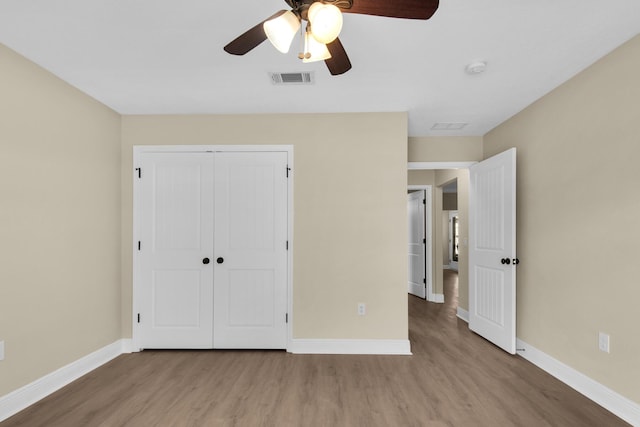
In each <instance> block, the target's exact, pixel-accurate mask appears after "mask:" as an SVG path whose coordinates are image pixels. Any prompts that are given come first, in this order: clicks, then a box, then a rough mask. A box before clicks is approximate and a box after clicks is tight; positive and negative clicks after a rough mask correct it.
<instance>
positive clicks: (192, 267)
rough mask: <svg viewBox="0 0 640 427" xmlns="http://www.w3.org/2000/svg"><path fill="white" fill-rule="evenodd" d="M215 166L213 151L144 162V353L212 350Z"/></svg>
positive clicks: (153, 155) (158, 155)
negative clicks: (148, 351)
mask: <svg viewBox="0 0 640 427" xmlns="http://www.w3.org/2000/svg"><path fill="white" fill-rule="evenodd" d="M213 166H214V162H213V153H144V154H143V155H142V157H141V168H142V169H141V170H142V174H141V177H140V185H141V186H142V191H141V194H142V197H141V221H140V232H139V234H138V235H139V236H140V251H139V255H140V264H141V265H140V281H141V283H140V287H139V292H140V301H141V306H140V308H141V310H140V317H141V319H140V327H141V343H140V344H141V347H142V348H211V347H212V344H213V338H212V330H213V327H212V324H213V315H212V313H213V260H212V259H211V258H212V256H213ZM206 258H209V262H208V263H206V262H207V260H206Z"/></svg>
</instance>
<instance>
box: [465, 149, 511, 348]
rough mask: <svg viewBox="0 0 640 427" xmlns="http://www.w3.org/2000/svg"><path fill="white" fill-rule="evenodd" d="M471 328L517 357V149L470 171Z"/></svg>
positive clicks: (479, 164)
mask: <svg viewBox="0 0 640 427" xmlns="http://www.w3.org/2000/svg"><path fill="white" fill-rule="evenodd" d="M469 178H470V188H469V328H470V329H471V330H473V331H474V332H476V333H478V334H479V335H481V336H482V337H484V338H486V339H487V340H489V341H491V342H493V343H494V344H496V345H497V346H499V347H501V348H502V349H504V350H505V351H507V352H509V353H511V354H515V352H516V271H515V260H516V253H515V251H516V149H515V148H512V149H509V150H507V151H505V152H503V153H500V154H498V155H496V156H493V157H491V158H489V159H487V160H484V161H482V162H480V163H477V164H475V165H473V166H471V167H470V168H469Z"/></svg>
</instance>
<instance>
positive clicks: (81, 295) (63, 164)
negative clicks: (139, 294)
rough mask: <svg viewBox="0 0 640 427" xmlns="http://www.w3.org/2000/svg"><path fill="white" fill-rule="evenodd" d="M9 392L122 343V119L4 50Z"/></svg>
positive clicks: (2, 214)
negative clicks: (120, 213) (113, 344)
mask: <svg viewBox="0 0 640 427" xmlns="http://www.w3.org/2000/svg"><path fill="white" fill-rule="evenodd" d="M0 64H2V66H1V71H0V94H2V95H1V96H0V117H1V119H0V153H1V155H0V205H1V208H0V259H1V260H2V261H1V264H2V267H1V268H0V340H4V341H5V347H6V348H5V352H6V355H5V356H6V357H5V360H3V361H0V396H3V395H4V394H6V393H8V392H10V391H12V390H15V389H17V388H19V387H21V386H24V385H26V384H28V383H30V382H32V381H34V380H36V379H38V378H40V377H42V376H43V375H45V374H48V373H50V372H52V371H54V370H56V369H58V368H60V367H62V366H64V365H66V364H68V363H71V362H74V361H76V360H77V359H79V358H81V357H83V356H85V355H87V354H89V353H91V352H93V351H95V350H97V349H99V348H102V347H104V346H106V345H108V344H111V343H113V342H115V341H117V340H118V339H119V338H120V276H119V274H120V236H119V234H120V215H119V206H120V182H119V177H120V117H119V116H118V114H116V113H114V112H113V111H112V110H110V109H108V108H106V107H104V106H103V105H101V104H99V103H98V102H96V101H94V100H92V99H91V98H89V97H88V96H86V95H84V94H82V93H80V92H79V91H77V90H76V89H74V88H72V87H71V86H69V85H67V84H66V83H64V82H62V81H61V80H59V79H57V78H56V77H54V76H53V75H51V74H49V73H47V72H46V71H44V70H42V69H41V68H39V67H37V66H36V65H34V64H33V63H31V62H29V61H27V60H26V59H24V58H22V57H20V56H19V55H17V54H16V53H14V52H12V51H11V50H9V49H7V48H6V47H4V46H2V45H0Z"/></svg>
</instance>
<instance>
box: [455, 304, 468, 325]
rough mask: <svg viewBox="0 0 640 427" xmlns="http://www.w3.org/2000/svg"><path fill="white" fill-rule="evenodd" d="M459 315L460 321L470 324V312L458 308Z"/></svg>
mask: <svg viewBox="0 0 640 427" xmlns="http://www.w3.org/2000/svg"><path fill="white" fill-rule="evenodd" d="M457 315H458V319H461V320H464V321H465V322H467V323H469V312H468V311H467V310H465V309H464V308H460V307H458V312H457Z"/></svg>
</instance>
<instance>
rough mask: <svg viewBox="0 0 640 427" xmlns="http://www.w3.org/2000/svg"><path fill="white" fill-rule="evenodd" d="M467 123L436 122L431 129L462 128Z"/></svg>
mask: <svg viewBox="0 0 640 427" xmlns="http://www.w3.org/2000/svg"><path fill="white" fill-rule="evenodd" d="M468 124H469V123H436V124H434V125H433V126H431V130H462V129H464V127H465V126H466V125H468Z"/></svg>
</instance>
